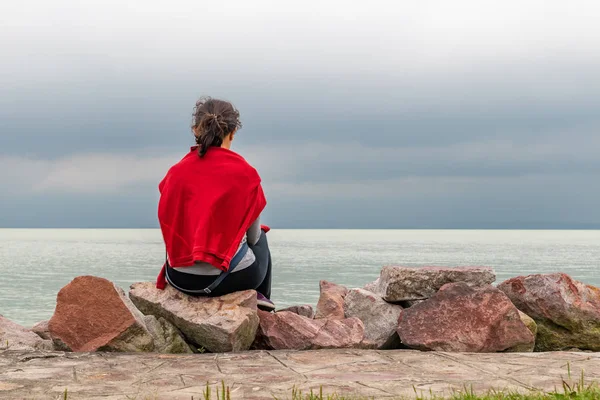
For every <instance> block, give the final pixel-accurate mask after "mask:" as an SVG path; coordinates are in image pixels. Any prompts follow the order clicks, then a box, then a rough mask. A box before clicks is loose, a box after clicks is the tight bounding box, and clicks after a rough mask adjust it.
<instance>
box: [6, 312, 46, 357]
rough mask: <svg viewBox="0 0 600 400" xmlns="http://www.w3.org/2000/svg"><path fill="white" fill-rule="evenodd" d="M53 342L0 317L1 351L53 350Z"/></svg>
mask: <svg viewBox="0 0 600 400" xmlns="http://www.w3.org/2000/svg"><path fill="white" fill-rule="evenodd" d="M53 348H54V347H53V345H52V342H51V341H49V340H44V339H42V338H41V337H39V336H38V335H37V334H35V333H34V332H33V331H31V330H30V329H27V328H25V327H23V326H21V325H19V324H17V323H15V322H13V321H11V320H9V319H8V318H4V317H3V316H2V315H0V351H1V350H53Z"/></svg>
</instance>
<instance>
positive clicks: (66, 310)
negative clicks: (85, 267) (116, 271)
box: [48, 276, 154, 352]
mask: <svg viewBox="0 0 600 400" xmlns="http://www.w3.org/2000/svg"><path fill="white" fill-rule="evenodd" d="M48 329H49V332H50V336H51V337H52V339H53V341H54V342H55V345H56V346H57V347H58V348H60V349H63V350H71V351H124V352H139V351H153V350H154V339H153V337H152V335H151V334H150V332H149V331H148V329H147V328H146V325H145V323H144V319H143V315H142V314H141V313H140V312H139V311H138V310H137V309H136V308H135V306H134V305H133V304H132V303H131V301H130V300H129V299H128V298H127V295H126V294H125V293H124V292H123V290H122V289H121V288H119V287H118V286H116V285H115V284H114V283H112V282H110V281H108V280H106V279H104V278H98V277H95V276H80V277H77V278H75V279H73V280H72V281H71V282H70V283H69V284H67V285H66V286H65V287H63V288H62V289H61V290H60V291H59V292H58V296H57V298H56V309H55V311H54V315H53V316H52V318H51V319H50V321H49V322H48Z"/></svg>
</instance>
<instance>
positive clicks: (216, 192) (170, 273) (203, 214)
mask: <svg viewBox="0 0 600 400" xmlns="http://www.w3.org/2000/svg"><path fill="white" fill-rule="evenodd" d="M239 115H240V114H239V112H238V111H237V110H236V109H235V108H234V107H233V105H232V104H231V103H228V102H226V101H223V100H217V99H212V98H203V99H200V100H198V102H196V107H195V108H194V114H193V123H192V131H193V133H194V136H195V137H196V144H197V146H194V147H192V149H191V151H190V152H189V153H188V154H187V155H186V156H185V157H183V159H182V160H181V161H179V162H178V163H177V164H175V165H174V166H172V167H171V168H170V169H169V171H168V172H167V175H166V176H165V178H164V179H163V180H162V182H161V183H160V185H159V190H160V201H159V205H158V219H159V222H160V228H161V231H162V234H163V239H164V242H165V246H166V249H167V257H166V258H167V259H166V262H165V265H164V266H163V269H162V271H161V273H160V275H159V276H158V279H157V282H156V287H157V288H159V289H164V288H165V286H166V284H167V282H168V283H169V284H170V285H171V286H173V287H174V288H176V289H178V290H179V291H181V292H183V293H186V294H190V295H195V296H222V295H224V294H227V293H232V292H236V291H240V290H247V289H255V290H256V291H257V292H258V305H259V307H260V308H262V309H264V310H273V309H274V308H275V306H274V304H273V303H272V302H271V301H270V300H269V298H270V296H271V253H270V252H269V245H268V243H267V237H266V235H265V233H266V232H267V231H268V227H266V226H261V225H260V214H261V212H262V211H263V209H264V208H265V206H266V203H267V202H266V199H265V195H264V193H263V190H262V186H261V180H260V177H259V175H258V173H257V172H256V170H255V169H254V168H253V167H252V166H251V165H250V164H248V163H247V162H246V160H244V159H243V158H242V157H241V156H240V155H239V154H237V153H234V152H233V151H231V150H230V147H231V142H232V141H233V139H234V137H235V134H236V132H237V131H238V129H239V128H240V127H241V123H240V120H239Z"/></svg>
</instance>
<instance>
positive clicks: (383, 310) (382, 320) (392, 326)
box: [344, 289, 402, 349]
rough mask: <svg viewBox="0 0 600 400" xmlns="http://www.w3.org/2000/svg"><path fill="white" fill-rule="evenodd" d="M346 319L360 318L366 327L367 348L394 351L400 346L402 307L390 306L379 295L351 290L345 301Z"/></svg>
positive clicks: (365, 340) (361, 290) (362, 290)
mask: <svg viewBox="0 0 600 400" xmlns="http://www.w3.org/2000/svg"><path fill="white" fill-rule="evenodd" d="M344 311H345V314H346V318H352V317H355V318H358V319H360V320H361V321H362V322H363V325H364V326H365V336H364V343H365V347H375V348H378V349H393V348H397V347H399V346H400V338H399V337H398V333H397V332H396V329H397V327H398V317H399V316H400V313H402V307H401V306H399V305H395V304H390V303H388V302H386V301H385V300H383V299H382V298H381V296H379V295H378V294H375V293H372V292H369V291H366V290H364V289H351V290H350V291H349V292H348V294H347V295H346V298H345V299H344Z"/></svg>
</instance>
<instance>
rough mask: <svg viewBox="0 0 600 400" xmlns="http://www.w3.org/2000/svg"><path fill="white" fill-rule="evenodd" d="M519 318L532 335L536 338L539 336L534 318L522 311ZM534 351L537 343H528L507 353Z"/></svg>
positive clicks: (512, 348) (508, 350)
mask: <svg viewBox="0 0 600 400" xmlns="http://www.w3.org/2000/svg"><path fill="white" fill-rule="evenodd" d="M519 318H521V321H523V323H524V324H525V326H526V327H527V329H529V332H531V334H532V335H533V337H534V338H535V337H536V335H537V324H536V323H535V321H534V320H533V318H531V317H530V316H529V315H527V314H525V313H523V312H521V311H519ZM534 349H535V341H534V342H533V343H527V344H523V345H517V346H515V347H511V348H510V349H507V350H506V352H509V353H531V352H532V351H533V350H534Z"/></svg>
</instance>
